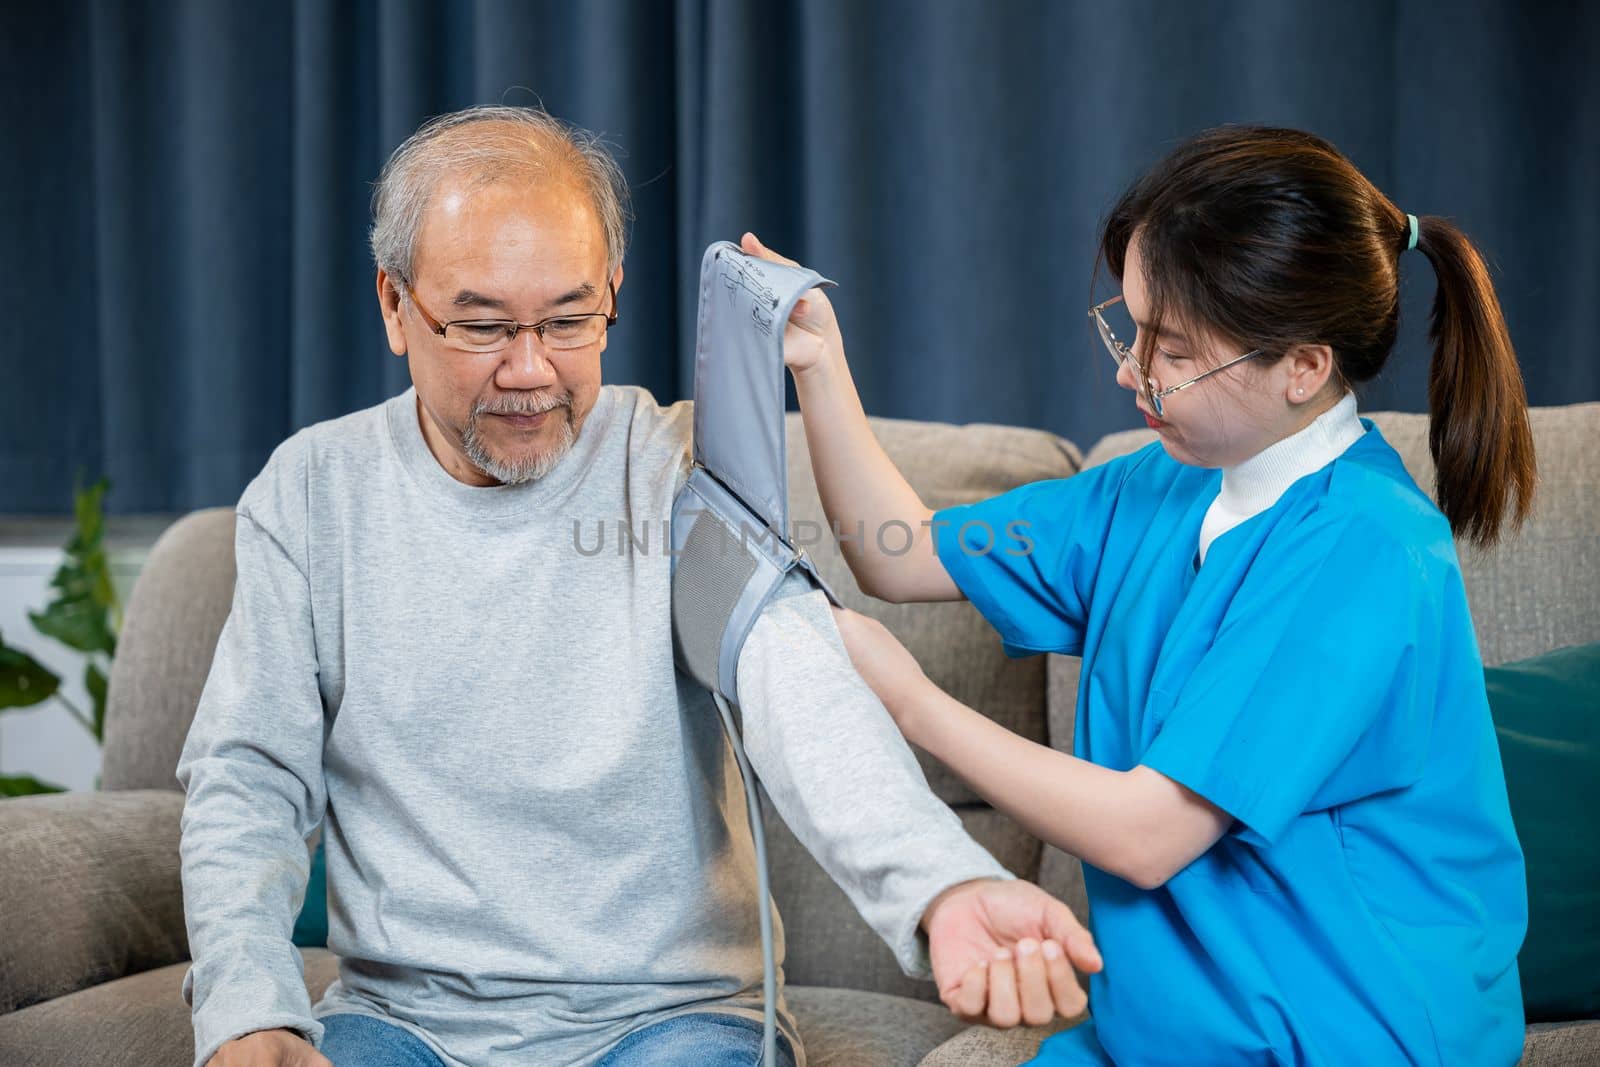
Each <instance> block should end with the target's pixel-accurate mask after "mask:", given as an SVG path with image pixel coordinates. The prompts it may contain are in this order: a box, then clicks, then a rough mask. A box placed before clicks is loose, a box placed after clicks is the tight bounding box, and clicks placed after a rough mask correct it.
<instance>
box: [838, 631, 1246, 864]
mask: <svg viewBox="0 0 1600 1067" xmlns="http://www.w3.org/2000/svg"><path fill="white" fill-rule="evenodd" d="M834 617H835V619H836V620H837V621H838V623H839V633H840V636H842V637H843V638H844V643H845V647H846V648H847V649H848V650H849V652H850V661H851V663H853V664H854V665H855V668H856V670H857V671H859V672H860V673H861V676H862V678H864V679H865V680H866V682H867V684H868V685H869V686H871V687H872V690H873V692H875V693H876V694H877V695H878V699H879V700H881V701H883V704H884V707H886V708H888V709H889V714H890V715H892V716H893V717H894V720H895V723H896V724H897V725H898V726H899V727H900V731H901V733H903V734H905V736H906V740H908V741H910V742H911V743H912V744H914V745H916V746H917V747H918V748H920V749H922V750H923V751H925V752H927V753H928V754H929V755H930V756H933V757H934V758H935V759H937V760H939V761H940V762H941V763H943V764H944V765H945V766H947V767H949V768H950V769H951V770H953V771H955V772H956V774H957V775H959V776H960V777H961V779H962V781H964V782H966V783H967V784H968V785H969V786H971V787H972V789H973V791H974V792H976V793H977V794H978V795H979V796H981V797H983V798H984V799H985V800H987V801H988V802H989V803H990V804H992V805H994V806H995V807H996V808H998V809H999V810H1001V811H1003V812H1005V813H1006V814H1007V815H1010V816H1011V817H1012V818H1013V819H1015V820H1016V821H1017V822H1018V823H1019V824H1020V825H1021V826H1022V827H1023V828H1024V829H1025V830H1027V831H1028V832H1029V833H1031V834H1033V835H1034V836H1035V837H1037V838H1039V839H1040V840H1041V841H1047V842H1049V843H1050V844H1052V845H1055V846H1056V847H1057V848H1059V849H1061V850H1062V851H1063V852H1069V853H1071V854H1072V855H1074V856H1077V857H1078V858H1079V859H1081V860H1083V861H1085V862H1086V863H1090V864H1093V865H1094V866H1096V867H1098V868H1100V869H1101V870H1103V871H1109V872H1110V873H1111V874H1114V875H1116V876H1117V877H1119V878H1122V879H1124V880H1125V881H1128V882H1131V883H1133V884H1134V885H1136V886H1139V887H1140V888H1141V889H1154V888H1156V887H1158V886H1160V885H1162V884H1163V883H1165V882H1166V880H1167V879H1168V878H1171V877H1172V876H1173V875H1174V874H1177V873H1178V872H1179V871H1181V870H1183V869H1184V868H1185V867H1187V866H1188V865H1189V864H1190V863H1192V862H1193V861H1194V860H1195V859H1196V857H1198V856H1199V855H1200V854H1201V853H1203V852H1205V851H1206V850H1207V849H1209V848H1210V847H1211V846H1212V845H1213V844H1215V843H1216V842H1217V840H1218V838H1220V837H1221V836H1222V835H1223V834H1224V833H1226V832H1227V830H1228V828H1229V827H1230V826H1232V825H1233V818H1232V817H1231V816H1229V815H1228V814H1227V813H1226V812H1224V811H1222V810H1221V809H1220V808H1218V807H1216V806H1215V805H1214V804H1212V803H1210V802H1209V801H1207V800H1206V799H1205V798H1203V797H1201V796H1200V795H1199V794H1197V793H1194V792H1192V791H1191V790H1189V789H1186V788H1184V787H1183V786H1181V785H1179V784H1178V783H1177V782H1175V781H1173V780H1172V779H1170V778H1168V777H1166V776H1165V775H1163V774H1160V773H1158V772H1156V771H1154V770H1151V769H1150V768H1148V767H1142V766H1140V767H1134V768H1133V769H1132V770H1128V771H1115V770H1111V769H1109V768H1107V767H1100V766H1097V765H1096V764H1093V763H1090V762H1089V761H1087V760H1082V759H1078V758H1077V757H1076V756H1072V755H1069V754H1067V753H1065V752H1057V751H1056V750H1054V749H1052V748H1049V747H1047V746H1045V745H1040V744H1037V743H1035V742H1033V741H1029V740H1027V739H1026V738H1023V737H1019V736H1017V735H1016V734H1014V733H1012V732H1011V731H1010V730H1007V729H1006V728H1005V727H1004V726H1001V725H999V724H998V723H996V722H993V721H992V720H990V719H987V718H985V717H984V716H983V715H981V714H979V713H978V712H976V711H974V710H973V709H971V708H969V707H967V706H966V705H965V704H963V703H961V702H960V701H958V700H956V699H955V698H954V697H952V696H950V695H949V694H948V693H946V692H944V691H943V690H942V689H940V688H939V687H938V686H936V685H934V684H933V683H932V682H931V681H929V680H928V677H927V676H926V675H925V674H924V673H923V672H922V668H921V667H920V666H919V665H918V664H917V661H916V659H915V658H914V657H912V655H911V653H910V652H908V651H906V649H905V646H903V645H902V644H900V642H899V641H898V640H897V639H896V638H895V636H894V635H893V634H891V633H890V632H889V631H888V629H887V628H886V627H885V626H884V625H883V624H882V623H880V622H878V621H877V620H875V619H870V618H868V617H866V616H864V615H860V614H857V613H856V612H853V611H846V610H843V609H835V610H834Z"/></svg>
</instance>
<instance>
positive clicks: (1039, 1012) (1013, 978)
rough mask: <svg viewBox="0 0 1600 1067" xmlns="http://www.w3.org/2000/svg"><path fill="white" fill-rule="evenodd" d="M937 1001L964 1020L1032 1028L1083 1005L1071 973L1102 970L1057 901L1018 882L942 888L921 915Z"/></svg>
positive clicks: (1090, 942)
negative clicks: (926, 936) (936, 989)
mask: <svg viewBox="0 0 1600 1067" xmlns="http://www.w3.org/2000/svg"><path fill="white" fill-rule="evenodd" d="M922 925H923V928H924V929H925V930H926V931H927V932H928V947H929V954H930V956H931V957H932V960H933V977H934V981H935V982H937V983H938V986H939V999H940V1000H942V1001H943V1002H944V1004H945V1006H946V1007H948V1008H949V1009H950V1010H951V1011H952V1012H954V1013H955V1014H956V1015H957V1016H959V1017H960V1018H962V1019H965V1020H967V1021H968V1022H986V1023H988V1024H989V1025H991V1026H998V1027H1010V1026H1015V1025H1017V1024H1018V1023H1019V1022H1020V1023H1027V1024H1028V1025H1030V1026H1039V1025H1043V1024H1044V1023H1047V1022H1049V1021H1050V1020H1051V1019H1052V1018H1053V1017H1054V1016H1055V1015H1057V1014H1060V1015H1063V1016H1065V1017H1067V1018H1071V1017H1073V1016H1075V1015H1078V1014H1079V1013H1081V1012H1082V1011H1083V1009H1084V1007H1085V1005H1086V1004H1087V1003H1088V998H1087V997H1086V996H1085V994H1084V992H1083V988H1082V987H1081V986H1080V985H1079V984H1078V980H1077V978H1076V976H1075V975H1074V974H1073V970H1074V968H1076V969H1077V970H1079V971H1083V972H1085V973H1089V974H1092V973H1094V972H1096V971H1098V970H1100V967H1101V959H1100V953H1099V950H1098V949H1096V948H1095V944H1094V938H1093V937H1092V936H1090V934H1089V931H1087V930H1085V929H1084V928H1083V924H1081V923H1080V922H1078V919H1077V917H1076V916H1074V915H1073V914H1072V911H1071V910H1070V909H1069V908H1068V907H1067V906H1066V905H1065V904H1063V903H1061V902H1060V901H1059V900H1057V899H1056V898H1054V897H1052V896H1051V895H1050V894H1048V893H1046V892H1045V891H1044V890H1042V889H1040V888H1039V887H1038V886H1036V885H1033V884H1032V883H1030V882H1023V881H1004V882H1003V881H994V880H982V881H975V882H966V883H963V884H961V885H958V886H954V887H952V888H950V889H947V890H945V891H944V892H943V893H941V894H940V895H939V896H938V897H936V898H935V899H934V902H933V904H932V905H930V906H929V908H928V911H927V913H926V914H925V915H924V916H923V920H922Z"/></svg>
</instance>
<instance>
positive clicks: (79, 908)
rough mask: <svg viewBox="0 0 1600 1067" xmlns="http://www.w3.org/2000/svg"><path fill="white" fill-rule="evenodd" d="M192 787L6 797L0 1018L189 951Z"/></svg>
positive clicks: (0, 821)
mask: <svg viewBox="0 0 1600 1067" xmlns="http://www.w3.org/2000/svg"><path fill="white" fill-rule="evenodd" d="M182 813H183V794H182V793H179V792H177V791H175V790H169V789H141V790H130V791H127V792H111V793H56V794H50V795H46V796H30V797H17V798H15V799H12V800H4V801H0V901H3V902H4V904H3V905H0V1014H4V1013H5V1012H10V1011H15V1010H17V1009H18V1008H22V1007H26V1006H27V1005H29V1004H34V1003H37V1002H39V1001H42V1000H49V999H51V998H53V997H58V996H62V995H63V994H66V993H71V992H74V991H75V990H79V989H84V988H86V987H88V986H93V985H98V984H99V983H101V982H106V981H110V980H111V979H113V978H120V977H122V976H123V975H128V974H136V973H138V972H140V971H147V970H150V969H152V968H156V967H164V966H166V965H168V964H170V963H176V962H178V961H181V960H185V959H187V958H188V956H189V939H188V931H187V930H186V928H185V926H184V920H183V882H182V879H181V877H180V874H179V863H178V835H179V818H180V816H181V815H182Z"/></svg>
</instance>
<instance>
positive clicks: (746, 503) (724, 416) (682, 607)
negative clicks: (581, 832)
mask: <svg viewBox="0 0 1600 1067" xmlns="http://www.w3.org/2000/svg"><path fill="white" fill-rule="evenodd" d="M832 284H833V283H832V282H830V281H828V280H827V279H825V278H823V277H822V276H821V275H819V274H817V273H816V272H815V271H812V270H808V269H806V268H804V267H790V266H786V265H784V264H781V263H772V262H768V261H766V260H761V259H753V258H751V257H749V256H746V255H745V254H744V253H743V252H741V251H739V249H738V247H737V246H735V245H733V244H730V243H728V242H726V241H720V242H718V243H716V244H713V245H712V246H711V247H710V248H708V249H706V254H705V258H704V259H703V260H702V261H701V264H700V300H699V314H698V318H697V324H696V330H695V375H694V397H695V405H694V462H693V465H692V467H691V469H690V472H689V477H688V480H687V481H686V482H685V483H684V486H683V488H682V489H681V490H680V491H679V492H678V496H677V498H676V499H675V500H674V501H673V505H672V553H673V555H672V634H673V654H674V656H675V658H676V660H677V664H678V667H679V669H680V670H682V671H683V672H684V673H686V674H688V675H689V676H690V677H692V678H694V679H695V680H696V681H698V682H699V683H700V684H702V685H704V686H705V687H706V688H708V689H711V690H712V691H714V692H717V693H720V694H722V696H723V697H725V698H726V699H727V700H728V702H729V703H732V704H738V702H739V698H738V692H737V690H738V680H737V669H738V665H739V652H740V650H741V649H743V648H744V642H745V639H746V638H748V637H749V636H750V630H751V628H752V627H754V626H755V622H756V619H758V618H760V616H761V612H762V610H763V609H764V608H765V607H766V604H767V602H768V601H769V600H771V599H772V595H773V593H774V592H776V591H777V588H778V586H779V584H781V583H782V581H783V578H784V576H785V575H786V574H788V573H789V572H790V571H793V570H799V571H800V572H802V573H804V574H805V575H807V576H808V577H809V578H810V580H811V581H812V582H813V583H814V584H815V585H816V586H817V587H818V588H819V589H821V590H822V591H823V592H824V593H826V594H827V596H828V599H829V600H831V601H833V602H834V603H836V604H837V603H838V602H839V600H838V597H836V596H834V594H833V591H832V590H831V589H829V588H828V586H827V584H826V583H825V582H823V580H822V578H821V576H820V575H818V574H817V571H816V567H815V565H814V564H813V563H812V561H811V559H810V557H808V556H807V555H806V554H805V551H804V549H800V548H797V547H795V545H794V543H793V540H792V538H791V536H790V528H789V477H788V466H787V462H788V461H787V455H786V452H787V449H786V444H785V439H784V429H783V422H784V420H783V412H784V377H783V376H784V366H783V332H784V327H785V325H786V324H787V322H788V321H789V313H790V312H791V311H792V310H793V309H794V305H795V303H796V302H797V301H798V300H799V299H800V298H801V296H803V295H804V294H805V292H806V290H808V289H811V288H813V287H815V286H819V285H832Z"/></svg>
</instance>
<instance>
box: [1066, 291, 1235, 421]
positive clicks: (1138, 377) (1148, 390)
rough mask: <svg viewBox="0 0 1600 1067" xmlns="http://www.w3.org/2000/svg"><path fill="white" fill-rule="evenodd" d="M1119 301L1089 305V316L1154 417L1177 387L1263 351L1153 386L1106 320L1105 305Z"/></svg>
mask: <svg viewBox="0 0 1600 1067" xmlns="http://www.w3.org/2000/svg"><path fill="white" fill-rule="evenodd" d="M1121 302H1122V297H1120V296H1114V297H1112V298H1111V299H1110V300H1107V301H1105V302H1103V303H1100V304H1096V305H1095V306H1094V307H1092V308H1090V309H1089V317H1090V318H1091V319H1093V320H1094V325H1095V329H1097V330H1099V331H1100V340H1101V341H1103V342H1105V346H1106V351H1108V352H1110V353H1111V358H1112V359H1113V360H1115V361H1116V364H1117V368H1118V369H1119V370H1120V369H1121V368H1122V365H1123V364H1124V363H1126V364H1128V368H1129V369H1130V370H1131V371H1133V378H1134V381H1135V382H1137V383H1138V385H1139V395H1140V396H1142V397H1144V399H1145V401H1146V402H1147V403H1149V405H1150V407H1151V408H1152V409H1154V410H1155V413H1156V418H1158V419H1159V418H1160V417H1161V416H1162V415H1163V414H1164V413H1165V411H1166V405H1164V404H1163V403H1162V400H1163V399H1164V398H1166V397H1169V396H1171V395H1172V394H1173V393H1176V392H1177V391H1178V390H1180V389H1187V388H1189V386H1191V385H1193V384H1194V383H1195V382H1200V381H1204V380H1205V379H1207V378H1209V377H1211V376H1212V375H1213V374H1217V373H1219V372H1221V371H1225V370H1227V369H1228V368H1229V367H1231V366H1233V365H1234V364H1235V363H1243V362H1244V361H1245V360H1247V359H1250V358H1251V357H1253V356H1259V355H1261V353H1262V352H1263V351H1265V350H1264V349H1260V348H1256V349H1252V350H1251V351H1249V352H1246V353H1245V354H1244V355H1242V356H1240V357H1238V358H1237V359H1230V360H1228V362H1226V363H1224V364H1223V365H1222V366H1220V367H1212V368H1211V369H1210V370H1208V371H1206V372H1205V373H1204V374H1196V375H1195V376H1194V377H1193V378H1190V379H1189V380H1188V381H1186V382H1179V383H1178V384H1177V385H1174V386H1173V387H1172V388H1170V389H1157V388H1156V387H1155V383H1154V382H1152V381H1151V380H1150V376H1149V375H1148V374H1146V373H1145V372H1144V369H1143V368H1142V367H1140V366H1139V361H1138V360H1137V359H1135V358H1134V355H1133V350H1132V349H1130V348H1129V347H1128V346H1127V345H1125V344H1123V343H1122V342H1121V341H1119V340H1118V339H1117V335H1116V332H1115V331H1114V330H1112V328H1111V324H1110V323H1109V322H1107V321H1106V315H1105V312H1106V309H1107V308H1109V307H1111V306H1112V305H1114V304H1119V303H1121Z"/></svg>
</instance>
